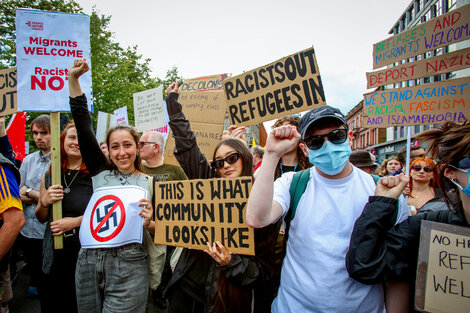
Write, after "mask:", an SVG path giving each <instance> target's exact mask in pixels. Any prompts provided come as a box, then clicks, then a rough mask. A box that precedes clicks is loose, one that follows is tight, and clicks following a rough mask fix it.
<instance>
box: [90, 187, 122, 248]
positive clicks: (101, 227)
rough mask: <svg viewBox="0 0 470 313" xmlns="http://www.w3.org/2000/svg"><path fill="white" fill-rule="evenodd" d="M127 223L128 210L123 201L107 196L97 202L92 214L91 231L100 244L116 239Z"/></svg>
mask: <svg viewBox="0 0 470 313" xmlns="http://www.w3.org/2000/svg"><path fill="white" fill-rule="evenodd" d="M125 222H126V210H125V208H124V204H123V203H122V201H121V199H119V198H118V197H116V196H114V195H106V196H103V197H102V198H100V199H99V200H98V201H96V204H95V206H94V207H93V210H92V212H91V219H90V230H91V235H92V236H93V238H95V239H96V240H98V241H100V242H104V241H108V240H111V239H113V238H114V237H116V236H117V235H118V234H119V232H120V231H121V229H122V228H123V227H124V224H125Z"/></svg>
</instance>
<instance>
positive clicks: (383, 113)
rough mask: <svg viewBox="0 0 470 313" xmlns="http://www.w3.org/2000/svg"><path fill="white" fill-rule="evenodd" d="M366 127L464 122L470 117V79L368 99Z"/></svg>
mask: <svg viewBox="0 0 470 313" xmlns="http://www.w3.org/2000/svg"><path fill="white" fill-rule="evenodd" d="M363 110H364V115H366V116H365V117H364V119H363V125H364V126H365V127H389V126H403V125H420V124H437V123H443V122H445V121H454V122H463V121H464V120H466V119H468V118H469V117H470V77H465V78H460V79H453V80H447V81H444V82H438V83H434V84H422V85H418V86H414V87H408V88H396V89H388V90H385V91H380V92H375V93H369V94H365V95H364V108H363Z"/></svg>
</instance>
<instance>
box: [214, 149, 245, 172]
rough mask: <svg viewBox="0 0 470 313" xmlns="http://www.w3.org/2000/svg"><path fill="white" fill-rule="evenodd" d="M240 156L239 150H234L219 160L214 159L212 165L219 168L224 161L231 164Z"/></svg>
mask: <svg viewBox="0 0 470 313" xmlns="http://www.w3.org/2000/svg"><path fill="white" fill-rule="evenodd" d="M241 156H242V154H241V153H240V152H235V153H232V154H230V155H228V156H226V157H225V159H220V160H215V161H213V162H212V167H213V168H215V169H216V170H220V169H221V168H222V167H224V164H225V162H227V163H228V164H233V163H235V162H237V161H238V159H239V158H240V157H241Z"/></svg>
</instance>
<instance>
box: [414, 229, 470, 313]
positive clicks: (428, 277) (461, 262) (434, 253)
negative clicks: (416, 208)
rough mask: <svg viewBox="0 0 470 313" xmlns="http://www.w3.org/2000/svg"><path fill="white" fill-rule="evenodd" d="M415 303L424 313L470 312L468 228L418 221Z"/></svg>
mask: <svg viewBox="0 0 470 313" xmlns="http://www.w3.org/2000/svg"><path fill="white" fill-rule="evenodd" d="M420 236H421V238H420V245H419V257H418V270H417V275H416V297H415V305H416V307H417V308H418V309H419V310H424V311H426V312H441V313H444V312H453V313H464V312H465V313H467V312H470V229H468V228H467V227H461V226H456V225H447V224H442V223H435V222H431V221H423V222H422V223H421V235H420Z"/></svg>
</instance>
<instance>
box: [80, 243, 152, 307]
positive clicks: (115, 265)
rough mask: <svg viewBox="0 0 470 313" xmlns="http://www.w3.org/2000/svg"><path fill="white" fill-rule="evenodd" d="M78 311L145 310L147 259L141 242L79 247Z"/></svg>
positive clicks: (147, 279) (147, 286)
mask: <svg viewBox="0 0 470 313" xmlns="http://www.w3.org/2000/svg"><path fill="white" fill-rule="evenodd" d="M75 285H76V290H77V305H78V312H83V313H93V312H100V313H101V312H103V313H106V312H116V313H117V312H129V313H134V312H135V313H137V312H145V307H146V305H147V296H148V288H149V263H148V259H147V254H146V252H145V250H144V248H143V246H142V245H141V244H136V243H132V244H128V245H125V246H121V247H116V248H99V249H81V250H80V252H79V254H78V261H77V269H76V273H75Z"/></svg>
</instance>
